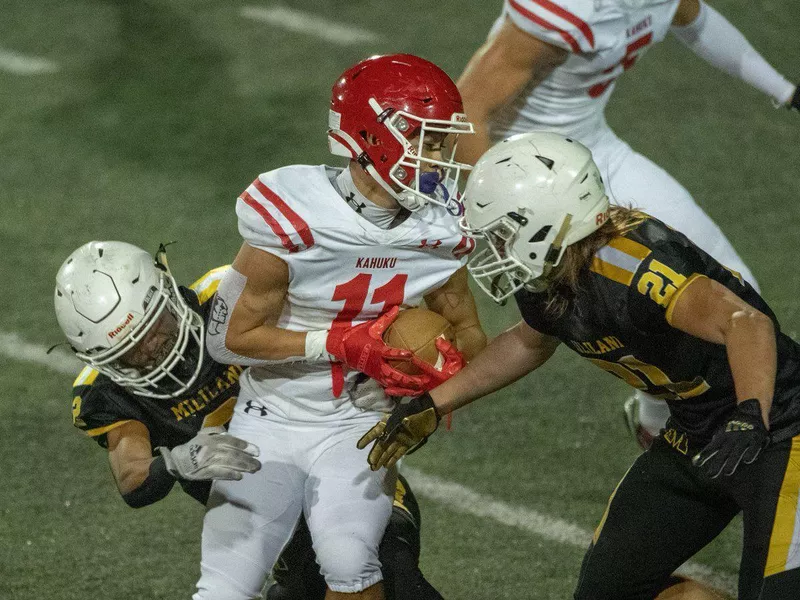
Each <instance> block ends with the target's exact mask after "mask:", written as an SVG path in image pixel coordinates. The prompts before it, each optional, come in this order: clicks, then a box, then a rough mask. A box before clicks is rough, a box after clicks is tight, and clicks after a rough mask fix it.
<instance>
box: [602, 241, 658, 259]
mask: <svg viewBox="0 0 800 600" xmlns="http://www.w3.org/2000/svg"><path fill="white" fill-rule="evenodd" d="M608 245H609V246H611V247H612V248H614V249H615V250H619V251H620V252H624V253H625V254H627V255H628V256H632V257H633V258H636V259H639V260H640V261H641V260H644V259H645V258H647V257H648V255H649V254H650V252H651V250H650V248H648V247H647V246H645V245H643V244H640V243H639V242H634V241H633V240H631V239H628V238H626V237H618V238H614V239H613V240H611V241H610V242H608Z"/></svg>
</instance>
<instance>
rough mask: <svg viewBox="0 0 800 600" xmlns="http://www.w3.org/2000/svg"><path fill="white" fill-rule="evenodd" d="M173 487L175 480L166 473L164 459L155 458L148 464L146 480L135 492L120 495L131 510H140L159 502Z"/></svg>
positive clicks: (161, 457)
mask: <svg viewBox="0 0 800 600" xmlns="http://www.w3.org/2000/svg"><path fill="white" fill-rule="evenodd" d="M173 485H175V478H174V477H173V476H172V475H170V474H169V472H168V471H167V463H166V462H165V461H164V457H163V456H156V457H155V458H154V459H153V461H152V462H151V463H150V471H149V472H148V474H147V478H145V480H144V481H143V482H142V483H141V484H140V485H139V487H137V488H136V489H135V490H131V491H130V492H128V493H127V494H122V499H123V500H125V502H126V503H127V505H128V506H130V507H131V508H142V507H143V506H148V505H150V504H153V503H154V502H158V501H159V500H161V499H162V498H163V497H164V496H166V495H167V494H169V491H170V490H171V489H172V486H173Z"/></svg>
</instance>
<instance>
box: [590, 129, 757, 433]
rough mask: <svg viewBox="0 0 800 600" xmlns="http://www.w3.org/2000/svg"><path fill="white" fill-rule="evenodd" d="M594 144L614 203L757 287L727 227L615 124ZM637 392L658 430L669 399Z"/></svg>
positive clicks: (646, 418) (642, 416)
mask: <svg viewBox="0 0 800 600" xmlns="http://www.w3.org/2000/svg"><path fill="white" fill-rule="evenodd" d="M590 149H591V151H592V155H593V157H594V160H595V162H596V163H597V166H598V167H599V168H600V174H601V175H602V176H603V181H605V183H606V191H607V193H608V196H609V198H610V199H611V202H613V203H614V204H619V205H620V206H632V207H633V208H638V209H640V210H643V211H644V212H646V213H647V214H650V215H653V216H654V217H656V218H657V219H659V220H661V221H663V222H664V223H666V224H667V225H669V226H670V227H672V228H673V229H677V230H678V231H680V232H681V233H683V234H685V235H686V236H687V237H688V238H689V239H690V240H692V241H693V242H694V243H695V244H697V245H698V246H699V247H700V248H702V249H703V250H705V251H706V252H707V253H708V254H710V255H711V256H712V257H714V258H715V259H716V260H717V261H719V262H720V263H721V264H723V265H724V266H726V267H728V268H730V269H733V270H734V271H738V272H739V273H741V275H742V277H744V279H746V280H747V282H748V283H749V284H750V285H752V286H753V287H754V288H755V289H756V290H757V291H758V289H759V288H758V282H756V279H755V277H754V276H753V273H752V272H751V271H750V269H749V268H748V267H747V265H745V264H744V262H743V261H742V259H741V258H740V257H739V255H738V254H737V252H736V250H734V248H733V246H732V245H731V243H730V242H729V241H728V238H726V237H725V234H724V233H722V230H720V228H719V227H718V226H717V224H716V223H714V221H712V220H711V217H709V216H708V215H707V214H706V213H705V211H704V210H703V209H702V208H700V206H698V204H697V203H696V202H695V201H694V198H692V196H691V194H689V192H688V191H687V190H686V188H684V187H683V186H682V185H681V184H680V183H678V182H677V181H676V180H675V179H674V178H673V177H672V176H671V175H670V174H669V173H667V172H666V171H665V170H664V169H662V168H661V167H659V166H658V165H657V164H655V163H654V162H653V161H651V160H650V159H648V158H646V157H644V156H642V155H641V154H639V153H638V152H635V151H634V150H633V149H632V148H631V147H630V146H629V145H628V144H626V143H625V142H623V141H622V140H621V139H619V138H618V137H617V136H616V134H614V132H613V131H611V129H606V131H605V132H604V133H603V134H602V135H601V136H600V138H599V141H598V142H597V143H596V144H594V145H592V146H591V147H590ZM636 396H637V397H638V399H639V421H640V423H641V424H642V426H643V427H645V428H646V429H647V430H648V431H649V432H650V433H652V434H653V435H658V432H659V431H660V430H661V428H663V427H664V425H666V422H667V417H669V409H667V406H666V403H665V402H664V401H663V400H659V399H658V398H653V397H652V396H649V395H648V394H645V393H643V392H636Z"/></svg>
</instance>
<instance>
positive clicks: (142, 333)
mask: <svg viewBox="0 0 800 600" xmlns="http://www.w3.org/2000/svg"><path fill="white" fill-rule="evenodd" d="M161 256H163V254H161V253H160V254H159V257H161ZM55 309H56V318H57V319H58V324H59V325H60V326H61V329H62V331H63V332H64V334H65V335H66V337H67V339H68V340H69V343H70V345H71V346H72V349H73V350H74V351H75V354H76V355H77V356H78V358H80V359H81V360H82V361H84V362H86V363H87V364H89V365H90V366H91V367H93V368H95V369H97V370H98V371H100V372H101V373H103V374H105V375H107V376H108V377H110V378H111V379H112V380H113V381H114V382H116V383H118V384H119V385H121V386H124V387H126V388H129V389H130V390H131V391H133V392H134V393H136V394H140V395H142V396H148V397H150V398H172V397H175V396H178V395H180V394H181V393H183V392H185V391H186V390H188V389H189V388H190V387H191V386H192V384H194V382H195V380H196V379H197V376H198V374H199V373H200V370H201V368H202V365H203V355H204V348H205V344H204V343H203V336H204V333H205V323H204V322H203V319H202V317H201V316H200V315H199V314H198V313H197V312H195V311H194V310H192V309H191V308H190V307H189V305H188V304H186V301H185V300H184V299H183V297H182V296H181V294H180V291H179V289H178V285H177V283H175V279H174V278H173V277H172V275H171V274H170V272H169V269H168V268H167V266H166V261H165V260H163V259H162V260H155V259H154V258H153V257H152V256H151V255H150V254H148V253H147V252H145V251H144V250H142V249H141V248H137V247H136V246H133V245H131V244H127V243H125V242H89V243H88V244H84V245H83V246H81V247H80V248H78V249H77V250H75V252H73V253H72V254H70V256H69V257H68V258H67V260H66V261H64V264H62V265H61V268H60V269H59V270H58V275H56V290H55ZM164 311H168V312H169V313H170V315H171V316H172V317H174V322H173V323H174V324H175V326H174V331H170V332H169V333H170V339H168V340H167V342H166V344H169V346H171V347H166V346H165V347H163V348H161V349H160V351H159V352H158V355H157V357H154V359H153V360H152V362H151V363H150V364H148V365H147V366H145V367H132V366H129V365H126V363H125V359H124V358H123V357H124V355H126V354H128V353H130V352H131V351H132V350H134V348H135V347H136V346H137V344H138V343H139V342H140V341H142V339H144V338H145V337H146V336H147V334H148V332H149V331H150V330H151V329H153V328H154V326H155V325H156V324H157V323H159V322H160V321H161V319H162V316H163V318H164V319H167V318H168V317H169V315H166V314H165V312H164ZM159 327H161V325H159ZM173 340H174V341H173Z"/></svg>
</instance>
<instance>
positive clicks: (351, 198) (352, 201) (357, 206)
mask: <svg viewBox="0 0 800 600" xmlns="http://www.w3.org/2000/svg"><path fill="white" fill-rule="evenodd" d="M345 200H346V201H347V203H348V204H349V205H350V207H351V208H352V209H353V210H354V211H356V212H357V213H359V214H361V209H363V208H365V207H366V206H367V205H366V204H364V203H363V202H361V203H360V202H359V201H358V200H356V195H355V193H354V192H350V193H349V194H348V195H347V197H346V198H345Z"/></svg>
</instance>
